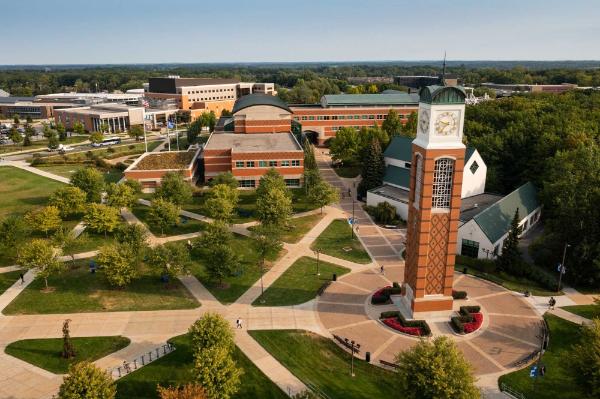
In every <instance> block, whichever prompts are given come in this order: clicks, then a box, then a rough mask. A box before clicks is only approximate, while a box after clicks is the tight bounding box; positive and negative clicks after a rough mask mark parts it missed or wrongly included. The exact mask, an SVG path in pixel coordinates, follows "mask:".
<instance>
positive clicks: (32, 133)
mask: <svg viewBox="0 0 600 399" xmlns="http://www.w3.org/2000/svg"><path fill="white" fill-rule="evenodd" d="M32 136H35V129H34V128H33V126H31V125H27V126H26V127H25V138H23V145H24V146H25V147H29V146H30V145H32V144H33V143H32V142H31V137H32Z"/></svg>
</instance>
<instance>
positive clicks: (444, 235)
mask: <svg viewBox="0 0 600 399" xmlns="http://www.w3.org/2000/svg"><path fill="white" fill-rule="evenodd" d="M449 227H450V214H449V213H434V214H432V215H431V232H430V235H429V254H428V259H427V276H426V279H427V285H426V288H425V294H426V295H433V294H443V293H444V277H445V272H446V258H447V255H448V232H449Z"/></svg>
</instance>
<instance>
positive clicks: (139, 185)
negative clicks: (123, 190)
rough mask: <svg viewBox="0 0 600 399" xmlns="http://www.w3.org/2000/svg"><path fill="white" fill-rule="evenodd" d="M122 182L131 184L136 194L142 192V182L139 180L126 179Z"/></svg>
mask: <svg viewBox="0 0 600 399" xmlns="http://www.w3.org/2000/svg"><path fill="white" fill-rule="evenodd" d="M122 184H124V185H126V186H129V187H130V188H131V189H132V190H133V192H134V194H136V195H140V194H141V193H142V183H140V182H139V181H137V180H131V179H126V180H125V181H124V182H123V183H122Z"/></svg>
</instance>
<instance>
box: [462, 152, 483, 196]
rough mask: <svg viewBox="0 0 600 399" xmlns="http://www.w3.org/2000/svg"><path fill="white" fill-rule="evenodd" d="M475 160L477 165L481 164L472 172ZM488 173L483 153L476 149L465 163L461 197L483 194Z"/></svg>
mask: <svg viewBox="0 0 600 399" xmlns="http://www.w3.org/2000/svg"><path fill="white" fill-rule="evenodd" d="M473 162H477V165H479V167H478V168H477V170H476V171H475V173H473V172H471V166H472V165H473ZM486 175H487V166H486V165H485V162H483V159H482V158H481V155H479V151H477V150H475V152H474V153H473V155H471V158H469V160H468V161H467V162H466V163H465V167H464V172H463V184H462V191H461V198H467V197H471V196H473V195H477V194H482V193H483V192H484V191H485V179H486Z"/></svg>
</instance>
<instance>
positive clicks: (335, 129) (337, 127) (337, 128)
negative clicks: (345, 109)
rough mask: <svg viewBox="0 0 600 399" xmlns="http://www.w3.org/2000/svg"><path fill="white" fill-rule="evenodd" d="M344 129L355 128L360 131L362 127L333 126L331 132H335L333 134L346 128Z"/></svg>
mask: <svg viewBox="0 0 600 399" xmlns="http://www.w3.org/2000/svg"><path fill="white" fill-rule="evenodd" d="M344 127H351V128H354V129H356V130H360V128H361V127H362V126H332V127H331V131H333V132H337V131H338V130H340V129H341V128H344Z"/></svg>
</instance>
